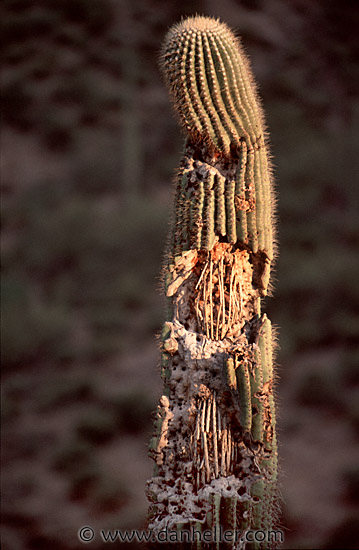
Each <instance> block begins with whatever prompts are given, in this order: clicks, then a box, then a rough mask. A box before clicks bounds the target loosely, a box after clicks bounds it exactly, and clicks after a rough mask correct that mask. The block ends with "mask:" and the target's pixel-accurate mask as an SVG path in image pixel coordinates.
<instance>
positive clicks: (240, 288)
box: [148, 17, 277, 549]
mask: <svg viewBox="0 0 359 550" xmlns="http://www.w3.org/2000/svg"><path fill="white" fill-rule="evenodd" d="M162 70H163V74H164V77H165V80H166V82H167V84H168V87H169V90H170V94H171V96H172V99H173V101H174V105H175V108H176V111H177V114H178V116H179V120H180V122H181V125H182V126H183V128H184V129H185V131H186V134H187V136H186V141H185V147H184V153H183V158H182V161H181V166H180V169H179V172H178V175H177V178H176V182H175V186H176V187H175V197H174V201H175V205H174V221H173V224H172V229H171V235H170V237H171V238H170V246H169V250H168V253H167V257H166V265H165V268H164V279H165V293H166V296H167V298H168V306H169V307H168V312H167V321H166V322H165V324H164V327H163V330H162V336H161V350H162V367H161V372H162V377H163V381H164V392H163V395H162V397H161V399H160V403H159V406H158V411H157V420H156V426H155V434H154V437H153V438H152V440H151V444H150V455H151V456H152V458H153V459H154V461H155V463H156V467H155V475H154V477H153V478H152V479H151V480H149V482H148V497H149V500H150V502H151V505H150V513H149V527H150V528H151V529H152V531H153V532H154V533H158V532H160V531H161V530H163V529H167V530H172V529H174V530H177V532H180V533H182V534H183V533H185V532H186V531H188V533H189V535H190V536H191V537H192V538H190V539H189V540H191V541H192V542H184V543H183V544H182V545H181V544H179V547H181V548H197V549H199V548H201V549H204V548H250V547H251V548H270V547H271V542H270V541H269V540H268V538H267V537H266V539H265V540H262V541H254V542H252V543H251V546H250V544H249V543H248V542H246V540H245V539H243V540H240V538H238V533H239V532H241V533H242V535H243V534H244V533H248V532H249V531H250V530H252V531H264V532H268V531H270V530H272V529H273V527H274V526H275V519H276V508H277V498H276V497H277V444H276V432H275V423H276V420H275V419H276V416H275V405H274V397H273V380H274V375H273V341H274V338H273V333H272V327H271V323H270V321H269V319H268V318H267V316H266V315H265V314H262V313H261V300H262V299H263V297H264V296H266V294H267V292H268V285H269V282H270V272H271V265H272V262H273V257H274V223H273V215H274V214H273V213H274V203H275V201H274V194H273V184H272V177H271V172H270V166H269V160H268V152H267V141H266V135H265V129H264V121H263V114H262V111H261V107H260V104H259V102H258V97H257V92H256V88H255V84H254V80H253V77H252V74H251V72H250V68H249V64H248V61H247V58H246V57H245V55H244V54H243V51H242V48H241V46H240V44H239V41H238V39H237V38H236V37H235V36H234V34H233V33H232V32H231V31H230V30H229V28H228V27H227V26H226V25H225V24H223V23H221V22H219V21H217V20H215V19H212V18H208V17H193V18H189V19H187V20H185V21H182V22H181V23H179V24H178V25H175V26H174V27H173V28H172V29H171V30H170V31H169V33H168V35H167V37H166V39H165V42H164V46H163V53H162ZM205 531H207V534H208V533H209V531H210V532H211V533H212V538H210V537H209V538H205V537H203V536H202V535H203V534H204V532H205ZM224 532H226V533H227V535H226V538H225V539H223V538H222V540H221V541H220V540H219V539H220V534H221V536H223V533H224ZM196 533H197V534H196ZM200 534H202V535H200ZM178 540H184V541H185V540H186V539H185V538H183V539H178ZM272 546H274V545H273V544H272Z"/></svg>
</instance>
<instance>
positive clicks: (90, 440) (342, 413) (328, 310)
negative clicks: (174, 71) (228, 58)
mask: <svg viewBox="0 0 359 550" xmlns="http://www.w3.org/2000/svg"><path fill="white" fill-rule="evenodd" d="M195 13H200V14H206V15H212V16H216V17H220V18H221V19H222V20H223V21H225V22H227V23H228V24H229V25H230V26H231V27H232V28H234V29H236V30H237V31H238V34H239V35H240V36H241V37H242V41H243V44H244V46H245V49H246V51H247V53H248V54H249V55H250V58H251V61H252V67H253V71H254V73H255V76H256V79H257V82H258V85H259V89H260V93H261V96H262V98H263V104H264V108H265V112H266V117H267V122H268V129H269V131H270V134H271V146H272V147H271V151H272V155H273V164H274V170H275V177H276V182H277V183H276V185H277V192H278V241H279V250H280V256H279V258H278V261H277V265H276V273H275V289H276V290H275V294H274V296H273V298H270V299H267V304H266V311H267V313H268V315H269V316H270V317H271V319H272V321H273V322H274V323H275V324H276V325H277V326H278V327H279V334H280V336H279V343H280V349H279V351H278V360H277V363H278V365H277V371H278V376H279V380H278V385H277V393H278V404H279V405H278V406H279V442H280V457H281V469H282V474H281V484H282V493H283V499H284V504H283V516H282V518H281V525H282V527H283V529H284V532H285V544H284V547H283V548H284V549H344V548H345V549H353V548H359V496H358V495H359V449H358V445H357V438H358V434H359V391H358V388H359V374H358V365H359V347H358V341H359V262H358V248H359V246H358V244H359V216H358V211H359V192H358V174H359V133H358V130H359V51H358V42H357V40H358V38H357V36H358V29H359V5H358V2H355V1H354V0H352V1H350V0H343V1H342V2H338V1H334V0H312V1H310V0H307V1H305V0H292V1H290V2H285V1H284V0H265V1H264V0H238V1H235V0H218V1H214V0H195V1H189V0H183V1H182V2H177V1H174V0H166V1H160V0H37V1H36V0H34V1H31V0H3V1H2V3H1V8H0V21H1V35H2V39H3V53H2V58H3V62H2V96H3V115H2V130H1V165H2V167H1V185H2V204H1V209H2V284H1V289H2V290H1V292H2V426H3V427H2V507H3V513H2V548H3V550H48V549H51V550H77V549H80V548H83V547H84V545H83V544H81V543H80V542H79V541H78V539H77V532H78V530H79V528H80V527H82V526H84V525H89V526H91V527H93V528H94V529H95V531H96V537H95V540H94V541H93V542H92V543H91V544H89V545H88V548H91V549H93V550H99V549H101V548H102V547H103V546H104V543H103V542H101V540H100V537H99V534H98V533H99V530H100V529H131V528H138V529H141V528H144V526H145V518H146V508H147V502H146V499H145V496H144V487H145V481H146V479H148V478H149V477H150V476H151V475H152V461H150V459H149V458H148V457H147V445H148V442H149V439H150V437H151V430H152V419H153V412H154V411H155V409H156V406H157V400H158V397H159V396H160V395H161V388H162V383H161V380H160V375H159V370H158V364H159V353H158V349H157V344H156V334H157V333H158V331H159V330H160V327H161V324H162V322H163V320H164V303H163V299H162V297H161V295H160V293H159V290H158V289H159V280H160V270H161V263H162V258H163V250H164V246H165V241H166V234H167V229H168V219H169V212H170V205H171V182H172V179H173V175H174V172H175V169H176V167H177V166H178V163H179V159H180V154H181V149H182V136H181V133H180V131H179V129H178V127H177V124H176V121H175V119H174V117H173V115H172V111H171V106H170V104H169V101H168V97H167V92H166V90H165V88H164V86H163V84H162V82H161V78H160V75H159V70H158V65H157V60H158V55H159V50H160V45H161V41H162V39H163V37H164V35H165V33H166V31H167V29H168V27H169V26H170V25H172V24H173V23H174V22H176V21H178V20H179V19H180V18H181V16H182V15H192V14H195ZM121 547H123V548H125V547H126V545H122V546H121ZM129 547H131V548H135V546H134V545H132V546H129Z"/></svg>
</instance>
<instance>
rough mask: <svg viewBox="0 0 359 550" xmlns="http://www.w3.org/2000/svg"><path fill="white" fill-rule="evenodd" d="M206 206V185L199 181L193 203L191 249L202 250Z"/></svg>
mask: <svg viewBox="0 0 359 550" xmlns="http://www.w3.org/2000/svg"><path fill="white" fill-rule="evenodd" d="M203 205H204V184H203V181H198V185H197V189H196V190H195V191H194V197H193V199H192V201H191V230H190V231H191V243H190V245H191V248H196V249H199V248H201V235H202V225H203V222H202V212H203Z"/></svg>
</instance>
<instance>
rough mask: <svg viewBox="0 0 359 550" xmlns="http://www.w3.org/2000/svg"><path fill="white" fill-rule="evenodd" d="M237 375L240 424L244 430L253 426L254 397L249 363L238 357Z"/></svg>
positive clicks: (247, 430)
mask: <svg viewBox="0 0 359 550" xmlns="http://www.w3.org/2000/svg"><path fill="white" fill-rule="evenodd" d="M236 376H237V387H238V395H239V413H240V424H241V426H242V428H243V430H244V431H246V432H249V431H250V429H251V427H252V399H251V397H252V396H251V384H250V378H249V372H248V365H247V363H245V362H244V361H240V360H238V359H236Z"/></svg>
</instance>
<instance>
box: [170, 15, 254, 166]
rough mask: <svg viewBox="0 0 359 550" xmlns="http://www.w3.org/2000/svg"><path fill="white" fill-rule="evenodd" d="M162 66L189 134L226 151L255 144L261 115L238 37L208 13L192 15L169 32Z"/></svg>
mask: <svg viewBox="0 0 359 550" xmlns="http://www.w3.org/2000/svg"><path fill="white" fill-rule="evenodd" d="M161 68H162V72H163V75H164V78H165V81H166V83H167V86H168V88H169V90H170V94H171V97H172V99H173V102H174V106H175V109H176V111H177V113H178V115H179V118H180V122H181V124H182V126H183V127H184V129H185V130H186V131H187V132H188V134H189V135H190V137H191V138H192V140H194V141H205V142H206V143H207V145H208V146H209V147H210V148H214V149H215V150H217V151H218V152H220V153H222V154H224V155H225V156H227V155H229V153H230V149H231V145H232V146H235V147H236V146H237V147H238V146H239V145H240V141H241V140H245V141H246V142H247V143H248V145H249V144H250V143H251V144H254V143H255V142H256V141H257V140H258V139H259V138H260V137H261V135H262V128H263V116H262V113H261V109H260V106H259V104H258V97H257V93H256V88H255V83H254V79H253V77H252V74H251V71H250V70H249V62H248V60H247V58H246V56H245V54H244V52H243V48H242V46H241V45H240V42H239V39H238V38H237V37H236V36H235V35H234V33H233V32H232V31H231V30H230V29H229V27H228V26H227V25H226V24H224V23H222V22H220V21H219V20H217V19H214V18H211V17H203V16H196V17H190V18H188V19H186V20H184V21H181V22H180V23H178V24H177V25H174V26H173V27H172V28H171V29H170V31H169V32H168V34H167V36H166V38H165V41H164V45H163V49H162V55H161Z"/></svg>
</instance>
